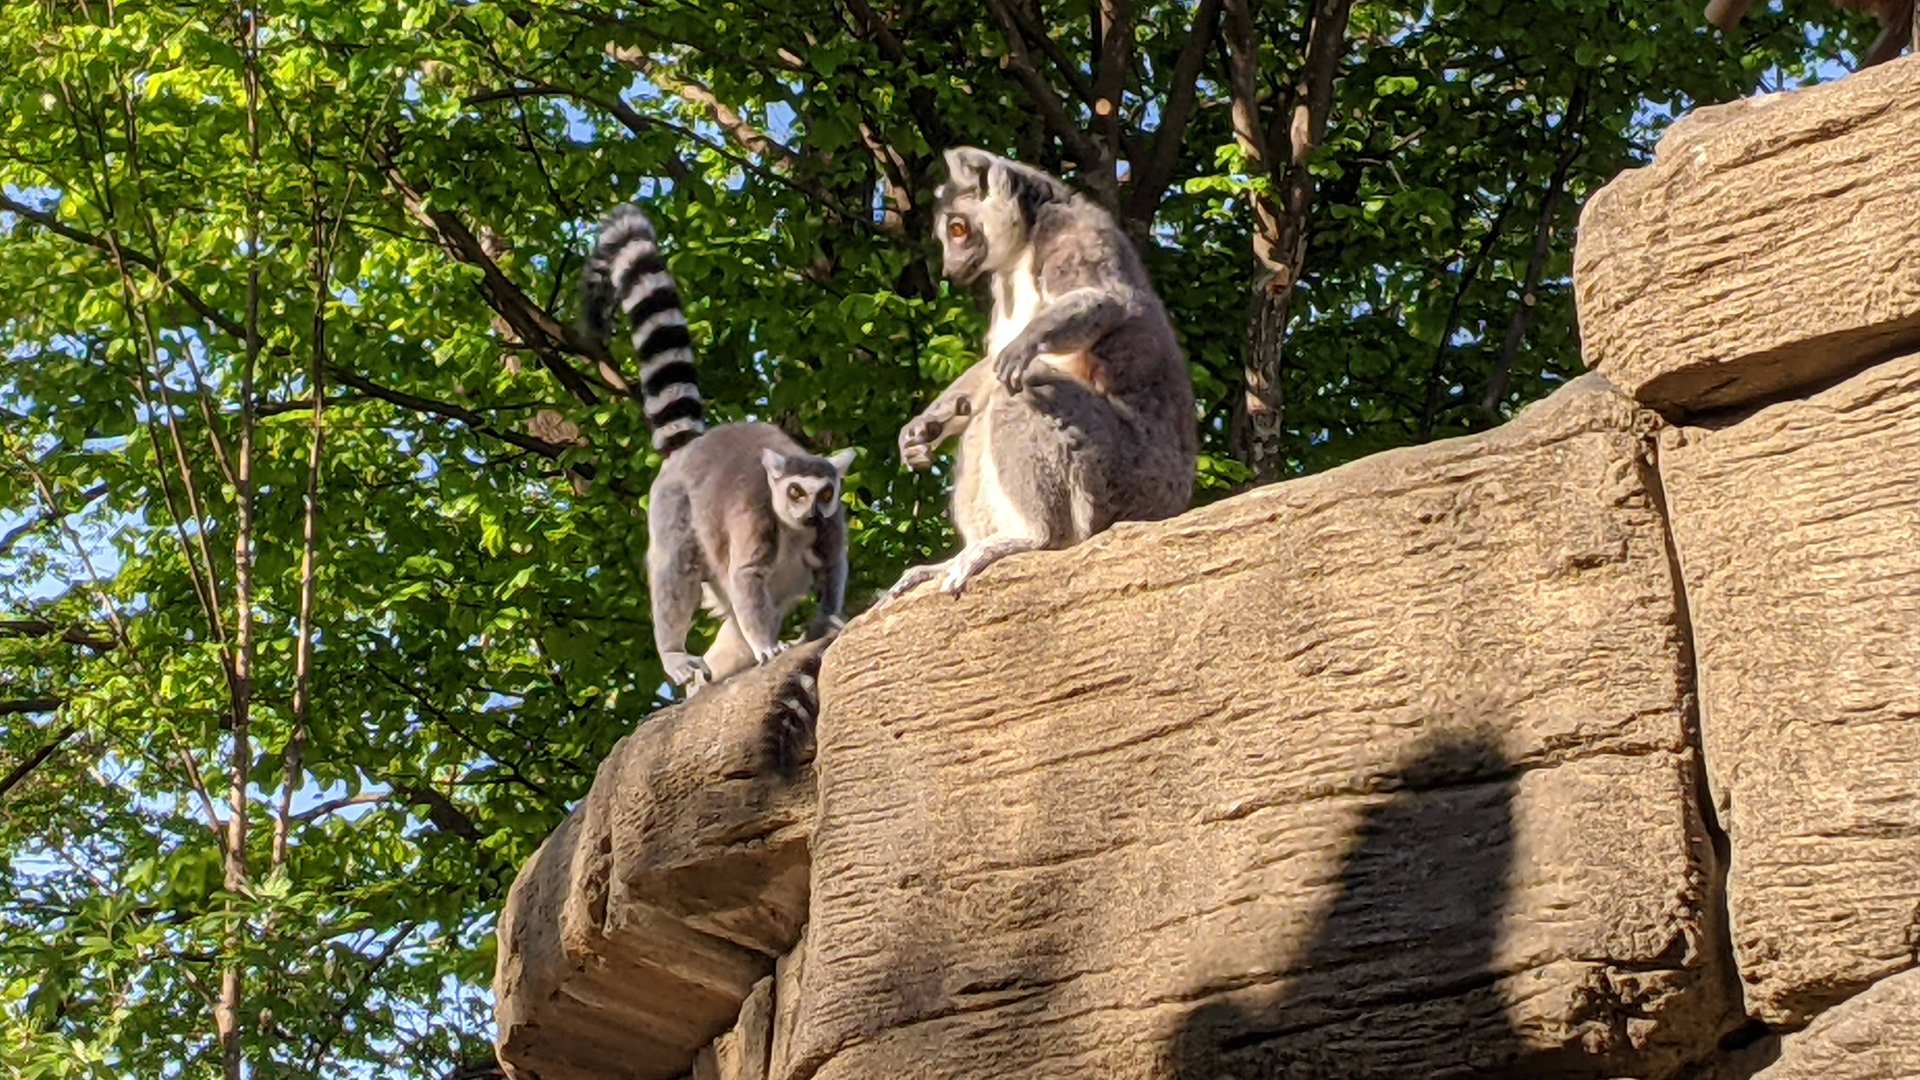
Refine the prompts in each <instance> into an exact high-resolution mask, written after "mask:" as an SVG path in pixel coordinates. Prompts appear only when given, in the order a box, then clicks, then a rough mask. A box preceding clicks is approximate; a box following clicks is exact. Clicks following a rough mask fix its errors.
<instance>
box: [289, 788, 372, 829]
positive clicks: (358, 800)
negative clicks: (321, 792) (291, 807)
mask: <svg viewBox="0 0 1920 1080" xmlns="http://www.w3.org/2000/svg"><path fill="white" fill-rule="evenodd" d="M391 797H392V793H391V792H386V791H363V792H361V793H360V794H358V795H348V796H346V797H344V798H339V799H328V800H327V801H326V802H323V803H320V804H318V805H316V806H311V807H308V808H307V809H305V810H302V811H300V812H299V813H297V814H293V815H291V816H290V817H291V820H293V821H297V822H299V823H300V824H302V825H308V824H311V823H313V822H315V821H318V820H319V819H321V818H323V817H326V816H327V815H328V814H332V813H336V812H338V811H341V810H345V809H346V808H348V807H350V806H366V805H367V804H369V803H378V802H386V801H387V800H388V799H389V798H391Z"/></svg>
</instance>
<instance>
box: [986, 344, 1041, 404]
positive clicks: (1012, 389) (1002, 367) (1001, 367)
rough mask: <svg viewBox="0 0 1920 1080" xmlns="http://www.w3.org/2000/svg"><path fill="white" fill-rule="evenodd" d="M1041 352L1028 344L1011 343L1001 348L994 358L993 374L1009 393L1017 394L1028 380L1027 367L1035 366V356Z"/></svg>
mask: <svg viewBox="0 0 1920 1080" xmlns="http://www.w3.org/2000/svg"><path fill="white" fill-rule="evenodd" d="M1039 354H1040V352H1039V350H1038V349H1037V348H1034V347H1032V346H1026V345H1019V344H1014V345H1009V346H1008V347H1006V348H1004V349H1001V350H1000V352H999V354H998V355H996V356H995V357H994V358H993V376H994V378H996V379H999V380H1000V385H1002V386H1004V387H1006V388H1007V391H1008V392H1009V393H1013V394H1017V393H1019V392H1020V389H1021V387H1023V386H1025V385H1026V382H1027V369H1028V368H1030V367H1032V366H1033V360H1034V357H1036V356H1038V355H1039Z"/></svg>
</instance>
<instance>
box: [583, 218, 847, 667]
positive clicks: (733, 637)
mask: <svg viewBox="0 0 1920 1080" xmlns="http://www.w3.org/2000/svg"><path fill="white" fill-rule="evenodd" d="M581 294H582V298H583V301H584V303H583V305H582V307H583V311H584V314H585V327H586V330H587V332H588V333H589V334H590V335H591V336H593V337H594V338H596V339H597V340H599V341H601V342H605V341H606V339H607V338H608V336H609V335H610V333H611V329H612V323H613V313H614V309H615V308H616V307H617V308H618V309H619V310H621V311H623V312H625V313H626V317H627V323H628V326H629V328H630V332H631V336H632V340H633V349H634V352H636V353H637V354H639V360H640V388H641V394H642V403H643V407H644V410H645V412H646V416H647V423H648V424H649V425H650V426H651V427H652V428H653V445H654V448H655V449H657V450H659V451H660V452H661V453H662V454H664V455H665V456H666V460H665V462H664V463H663V464H662V465H661V466H660V473H659V475H658V476H657V477H655V479H654V481H653V487H652V489H651V491H650V493H649V497H648V512H647V588H648V591H649V592H650V593H651V594H652V599H653V641H654V647H655V648H656V649H657V650H658V651H659V653H660V663H661V665H662V666H663V667H664V668H665V669H666V675H667V678H668V679H669V680H671V681H672V682H673V683H674V684H675V685H677V686H684V687H686V688H687V689H688V692H689V693H692V692H694V691H696V690H698V689H700V688H701V687H702V686H705V685H706V684H708V683H709V682H716V681H718V680H720V679H724V678H726V677H727V676H729V675H732V674H734V673H736V672H739V671H742V670H745V669H746V668H749V667H751V666H753V665H754V664H757V663H762V662H764V661H766V660H767V659H768V658H769V657H771V656H773V655H774V654H775V653H777V652H779V651H780V649H781V645H780V624H781V622H782V620H784V619H785V618H786V615H787V612H789V611H791V610H792V609H793V606H794V605H795V604H796V603H798V602H799V601H800V599H801V598H802V597H804V596H805V595H807V593H808V591H809V589H811V590H812V592H813V593H814V596H815V598H816V600H817V601H818V604H817V609H818V610H817V612H816V614H815V615H814V618H813V621H812V623H811V624H809V626H808V628H807V636H808V637H809V638H813V637H819V636H822V635H824V634H825V633H827V632H829V631H830V630H832V629H833V628H835V627H836V626H837V625H838V623H839V616H840V609H841V605H842V604H843V603H844V601H845V594H846V586H847V530H846V515H845V514H844V513H842V511H841V507H840V481H841V478H842V477H843V476H844V475H845V473H846V471H847V467H848V466H849V465H851V464H852V463H853V457H854V452H853V451H852V450H843V451H841V452H839V453H837V454H834V455H832V456H830V457H819V456H816V455H814V454H809V453H808V452H807V451H806V450H804V449H802V448H801V446H800V444H799V443H796V442H795V441H794V440H793V439H792V438H791V437H789V436H788V435H787V434H786V433H785V432H783V431H781V430H780V429H779V428H777V427H774V426H773V425H771V424H762V423H754V422H747V423H738V424H723V425H721V426H719V427H716V428H712V429H708V428H707V426H706V411H705V406H704V405H703V404H702V402H701V399H700V385H699V379H698V372H697V370H696V369H695V367H694V363H693V341H692V338H691V337H690V336H689V335H688V333H687V320H686V316H685V314H683V313H682V311H681V309H680V295H679V292H678V291H677V290H676V289H675V287H674V283H673V277H672V275H670V274H669V273H667V266H666V262H665V260H664V259H662V258H661V255H660V248H659V245H658V243H657V242H656V240H655V237H654V232H653V226H652V224H651V223H650V222H648V220H647V218H646V216H645V215H644V214H642V213H641V212H640V211H639V210H637V209H635V208H634V207H631V206H622V207H619V208H617V209H615V210H614V211H613V212H612V213H611V214H609V215H608V216H607V218H606V220H605V221H604V222H603V223H602V224H601V226H600V234H599V238H598V240H597V242H596V243H595V245H594V250H593V255H592V256H591V257H590V258H589V259H588V260H587V265H586V268H585V270H584V271H583V273H582V277H581ZM703 597H704V600H705V603H706V606H707V609H708V610H709V611H711V612H713V613H714V614H715V615H718V616H720V617H721V619H722V620H723V621H722V624H721V627H720V633H719V636H717V637H716V638H715V639H714V642H713V646H712V647H711V648H710V649H708V650H707V652H706V654H705V655H703V656H699V657H696V656H693V655H691V654H689V653H688V652H687V651H686V648H687V631H688V630H689V629H690V628H691V627H692V625H693V615H694V612H695V610H696V609H697V608H698V607H699V606H700V604H701V602H702V599H703Z"/></svg>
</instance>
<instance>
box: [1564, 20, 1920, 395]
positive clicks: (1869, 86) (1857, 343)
mask: <svg viewBox="0 0 1920 1080" xmlns="http://www.w3.org/2000/svg"><path fill="white" fill-rule="evenodd" d="M1574 286H1575V296H1576V302H1577V305H1578V309H1579V316H1580V332H1581V338H1582V349H1583V351H1584V353H1585V356H1586V361H1587V365H1588V366H1589V367H1591V368H1593V369H1594V370H1595V371H1599V372H1601V373H1602V374H1604V375H1606V376H1607V377H1608V378H1609V379H1611V380H1612V381H1613V382H1614V383H1615V385H1617V386H1619V387H1621V388H1622V389H1624V390H1627V391H1629V392H1631V393H1632V394H1634V396H1636V397H1637V398H1639V399H1640V400H1641V401H1644V402H1646V403H1648V404H1650V405H1652V406H1654V407H1656V408H1660V409H1663V410H1678V411H1684V412H1693V411H1699V410H1705V409H1713V408H1719V407H1722V406H1729V405H1737V404H1741V403H1743V402H1749V401H1754V400H1756V399H1761V398H1766V397H1769V396H1771V395H1775V394H1778V393H1780V392H1782V391H1786V390H1793V389H1800V388H1805V387H1809V386H1813V385H1815V384H1818V383H1821V382H1823V381H1826V380H1829V379H1832V378H1835V377H1838V376H1841V375H1844V374H1846V373H1848V372H1850V371H1853V370H1855V369H1857V368H1859V367H1860V366H1861V365H1862V364H1863V363H1865V362H1867V361H1871V360H1875V359H1878V358H1880V357H1882V356H1886V355H1892V354H1893V353H1895V352H1898V351H1899V350H1900V349H1901V348H1902V347H1907V346H1913V345H1916V344H1920V57H1909V58H1907V59H1905V60H1898V61H1894V62H1893V63H1889V64H1884V65H1882V66H1880V67H1877V68H1873V69H1871V70H1869V71H1863V72H1859V73H1857V74H1854V75H1850V76H1848V77H1847V78H1844V79H1841V80H1839V81H1838V82H1834V83H1828V84H1826V85H1823V86H1816V87H1810V88H1808V89H1804V90H1796V91H1792V92H1789V93H1782V94H1771V95H1767V96H1764V97H1758V98H1751V99H1748V100H1745V101H1738V102H1734V103H1732V104H1728V105H1716V106H1712V107H1709V108H1703V109H1700V110H1697V111H1696V112H1694V113H1693V114H1692V115H1690V116H1688V117H1687V118H1685V119H1683V120H1681V121H1680V122H1679V123H1676V124H1675V125H1674V126H1673V128H1672V129H1671V130H1670V131H1669V132H1668V133H1667V134H1666V136H1665V137H1664V138H1662V139H1661V140H1660V145H1659V147H1658V149H1657V151H1656V153H1655V156H1654V162H1653V164H1652V165H1650V166H1648V167H1646V168H1642V169H1636V170H1633V171H1630V172H1627V173H1624V174H1622V175H1621V176H1620V177H1619V178H1617V179H1615V180H1614V181H1613V182H1612V183H1610V184H1608V185H1607V186H1606V187H1604V188H1602V189H1601V190H1600V191H1598V192H1596V193H1595V194H1594V195H1593V197H1592V198H1591V199H1589V200H1588V202H1587V205H1586V208H1585V209H1584V211H1583V212H1582V213H1581V216H1580V233H1579V243H1578V245H1577V247H1576V249H1575V253H1574Z"/></svg>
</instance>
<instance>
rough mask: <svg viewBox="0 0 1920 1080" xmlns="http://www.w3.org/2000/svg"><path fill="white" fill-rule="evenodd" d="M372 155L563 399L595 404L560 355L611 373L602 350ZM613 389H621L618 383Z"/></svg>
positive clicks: (595, 397)
mask: <svg viewBox="0 0 1920 1080" xmlns="http://www.w3.org/2000/svg"><path fill="white" fill-rule="evenodd" d="M375 154H376V156H377V157H378V159H379V162H380V167H381V170H382V171H383V172H384V173H385V174H386V177H387V181H388V183H390V184H392V185H393V189H394V191H396V192H398V193H399V195H400V198H401V201H403V202H404V203H406V206H407V210H408V211H409V212H410V213H412V214H413V216H414V218H415V219H416V220H418V221H419V222H420V223H421V224H424V225H426V226H427V227H429V228H431V229H432V230H433V231H434V235H435V236H437V237H438V238H439V241H440V247H441V249H442V250H444V251H445V252H446V253H447V254H449V255H451V256H453V257H454V259H455V260H457V261H459V262H463V263H466V264H467V265H468V266H474V267H478V268H479V269H480V274H481V280H480V294H481V295H482V296H483V297H485V298H486V301H487V305H488V306H489V307H491V308H493V310H495V311H496V312H499V314H500V316H501V318H504V319H506V320H507V323H508V324H509V325H510V326H512V327H513V330H514V333H516V334H518V335H519V337H520V340H521V341H523V342H525V343H526V345H527V347H528V348H529V349H531V350H532V351H533V353H534V355H535V356H538V357H539V358H540V362H541V364H543V365H544V366H545V367H546V368H547V370H548V371H551V372H553V376H554V378H556V379H558V380H559V381H560V385H561V386H563V387H565V388H566V390H567V392H568V393H570V394H572V395H573V396H574V398H576V399H577V400H578V401H579V402H580V403H581V404H583V405H593V404H597V403H598V402H599V400H600V395H599V394H597V393H595V392H594V389H593V387H592V385H591V384H590V383H588V381H587V378H586V376H584V375H582V374H581V373H580V371H579V370H578V369H577V368H575V367H574V366H573V364H572V363H571V362H569V361H568V360H567V358H566V356H565V355H563V354H564V353H572V354H573V355H576V356H583V357H586V358H588V359H590V360H595V361H598V362H600V366H601V367H602V369H604V370H605V371H611V370H612V366H611V364H610V363H608V362H607V354H606V352H605V350H603V349H601V348H600V347H599V346H598V345H597V344H596V343H594V342H592V341H591V340H589V339H588V338H586V337H585V336H584V335H582V334H580V333H579V332H577V331H575V330H573V329H572V328H571V327H567V326H563V325H561V324H560V322H559V321H558V320H556V319H555V318H554V317H553V316H552V315H551V314H549V313H548V312H547V311H546V310H545V309H544V308H542V307H540V305H538V304H536V303H534V302H533V298H532V297H530V296H528V295H527V294H526V293H525V292H523V291H522V290H521V288H520V286H518V285H515V284H514V283H513V281H512V280H511V279H509V278H508V277H507V275H506V274H505V273H503V272H502V271H501V269H500V265H499V264H498V263H496V262H494V261H493V257H492V256H490V255H488V254H487V252H486V249H485V248H484V247H483V246H482V245H481V243H480V238H479V237H477V236H475V235H474V234H473V232H472V230H470V229H468V228H467V226H466V223H465V222H463V221H461V220H460V216H459V215H458V214H455V213H454V212H453V211H451V210H443V209H437V208H433V207H429V206H428V205H427V193H426V192H425V191H422V190H421V189H419V188H416V187H414V186H413V185H412V184H410V183H408V181H407V178H406V177H405V176H404V175H402V174H401V172H400V168H399V166H398V165H397V164H396V163H395V162H394V160H393V157H392V155H391V154H390V153H389V152H388V151H387V150H386V148H384V147H381V148H379V149H377V150H376V151H375ZM618 389H621V390H625V389H626V387H625V385H624V381H623V382H622V385H621V386H619V387H618Z"/></svg>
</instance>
